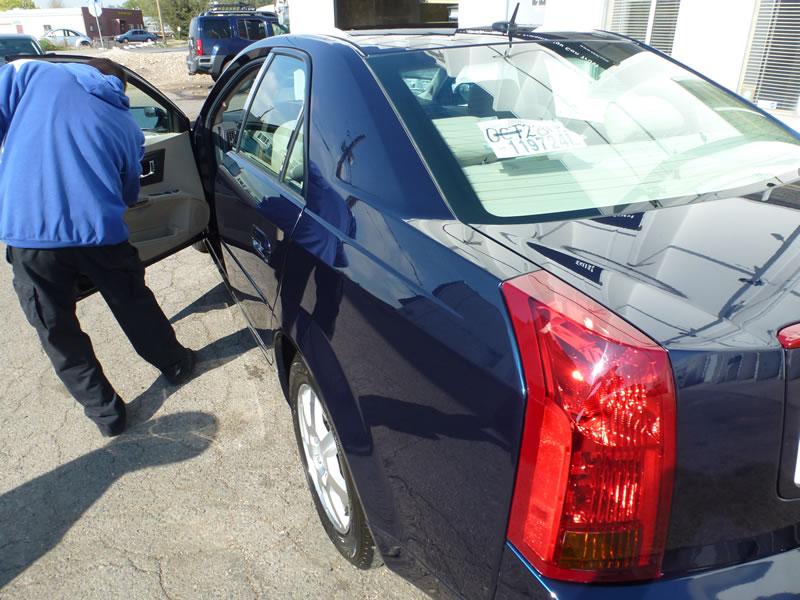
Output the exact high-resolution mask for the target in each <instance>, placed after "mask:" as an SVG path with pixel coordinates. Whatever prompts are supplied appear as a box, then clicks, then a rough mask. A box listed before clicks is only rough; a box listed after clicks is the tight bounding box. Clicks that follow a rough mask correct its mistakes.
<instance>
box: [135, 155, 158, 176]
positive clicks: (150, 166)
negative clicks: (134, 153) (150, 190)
mask: <svg viewBox="0 0 800 600" xmlns="http://www.w3.org/2000/svg"><path fill="white" fill-rule="evenodd" d="M155 174H156V161H155V160H153V159H150V160H148V161H147V172H145V170H144V169H142V174H141V175H139V179H144V178H145V177H150V176H151V175H155Z"/></svg>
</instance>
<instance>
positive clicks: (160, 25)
mask: <svg viewBox="0 0 800 600" xmlns="http://www.w3.org/2000/svg"><path fill="white" fill-rule="evenodd" d="M156 10H157V11H158V26H159V27H161V42H162V43H163V44H166V43H167V36H166V35H165V34H164V20H163V19H162V18H161V3H160V2H159V1H158V0H156Z"/></svg>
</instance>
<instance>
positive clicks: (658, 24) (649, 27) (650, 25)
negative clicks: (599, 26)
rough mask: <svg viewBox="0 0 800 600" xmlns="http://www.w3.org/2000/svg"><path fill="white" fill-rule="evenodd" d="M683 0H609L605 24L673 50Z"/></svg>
mask: <svg viewBox="0 0 800 600" xmlns="http://www.w3.org/2000/svg"><path fill="white" fill-rule="evenodd" d="M680 6H681V0H610V2H609V10H608V19H607V23H606V27H608V28H609V29H610V30H611V31H616V32H617V33H621V34H623V35H627V36H630V37H632V38H635V39H637V40H640V41H642V42H644V43H645V44H650V45H651V46H653V48H656V49H657V50H661V51H662V52H664V53H666V54H671V53H672V43H673V42H674V41H675V26H676V25H677V24H678V11H679V10H680Z"/></svg>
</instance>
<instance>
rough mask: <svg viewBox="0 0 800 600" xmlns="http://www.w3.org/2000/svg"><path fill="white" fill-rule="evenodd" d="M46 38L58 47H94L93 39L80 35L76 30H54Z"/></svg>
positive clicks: (45, 35) (46, 34)
mask: <svg viewBox="0 0 800 600" xmlns="http://www.w3.org/2000/svg"><path fill="white" fill-rule="evenodd" d="M44 38H45V39H46V40H50V41H51V42H53V44H55V45H56V46H70V47H73V48H86V47H89V46H91V45H92V40H91V38H89V37H88V36H86V35H84V34H82V33H78V32H77V31H75V30H74V29H52V30H50V31H48V32H47V33H45V34H44Z"/></svg>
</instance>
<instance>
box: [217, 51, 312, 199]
mask: <svg viewBox="0 0 800 600" xmlns="http://www.w3.org/2000/svg"><path fill="white" fill-rule="evenodd" d="M278 56H287V57H289V58H293V59H295V60H299V61H301V62H302V63H303V65H304V67H305V70H306V86H305V90H304V99H303V106H302V108H301V109H300V113H299V114H298V115H297V125H296V126H295V128H294V130H293V131H292V135H291V137H290V138H289V144H288V145H287V146H286V156H285V157H284V159H283V164H282V165H281V170H280V172H279V173H277V174H276V173H273V172H272V171H270V170H268V169H265V168H264V166H263V165H261V164H258V163H257V162H256V161H255V160H254V159H252V158H251V157H250V156H248V155H247V154H245V153H243V152H241V143H242V136H243V134H244V127H242V128H241V129H240V130H239V134H238V136H237V138H236V145H235V146H234V147H233V148H232V149H231V150H230V151H231V152H233V153H234V154H235V155H236V156H237V157H239V158H241V159H243V160H246V161H247V162H248V163H250V164H251V165H253V166H254V167H255V168H256V169H258V171H259V172H260V173H263V174H264V175H265V176H267V177H270V178H271V179H273V180H274V181H275V182H276V183H277V184H278V185H279V186H280V187H281V189H282V191H283V192H284V193H288V194H290V195H291V196H292V197H294V198H295V199H296V200H299V201H300V202H302V203H303V204H305V196H306V190H307V189H308V164H309V163H308V156H309V152H308V139H309V137H308V134H309V130H310V118H309V113H310V110H309V108H310V105H311V57H310V56H309V55H308V54H306V53H305V52H303V51H300V50H295V49H294V48H285V47H274V48H272V50H271V51H270V53H269V54H268V55H267V56H266V57H265V59H264V64H262V65H261V70H260V72H259V74H258V75H257V76H256V80H255V82H254V83H253V87H252V89H251V90H250V94H249V95H248V97H247V102H245V108H244V109H243V110H244V120H245V121H246V120H247V118H248V117H249V115H250V108H251V106H252V104H253V100H254V98H255V95H256V94H257V93H258V90H259V88H260V87H261V83H262V81H263V80H264V76H265V75H266V73H267V71H268V70H269V68H270V66H271V65H272V63H274V62H275V59H276V58H277V57H278ZM301 127H302V128H303V191H302V192H299V191H297V189H295V188H294V187H292V186H290V185H289V184H288V183H287V182H286V179H285V178H286V169H287V167H288V165H289V159H290V158H291V155H292V152H293V151H294V145H295V142H296V141H297V137H298V134H299V132H300V128H301Z"/></svg>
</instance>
